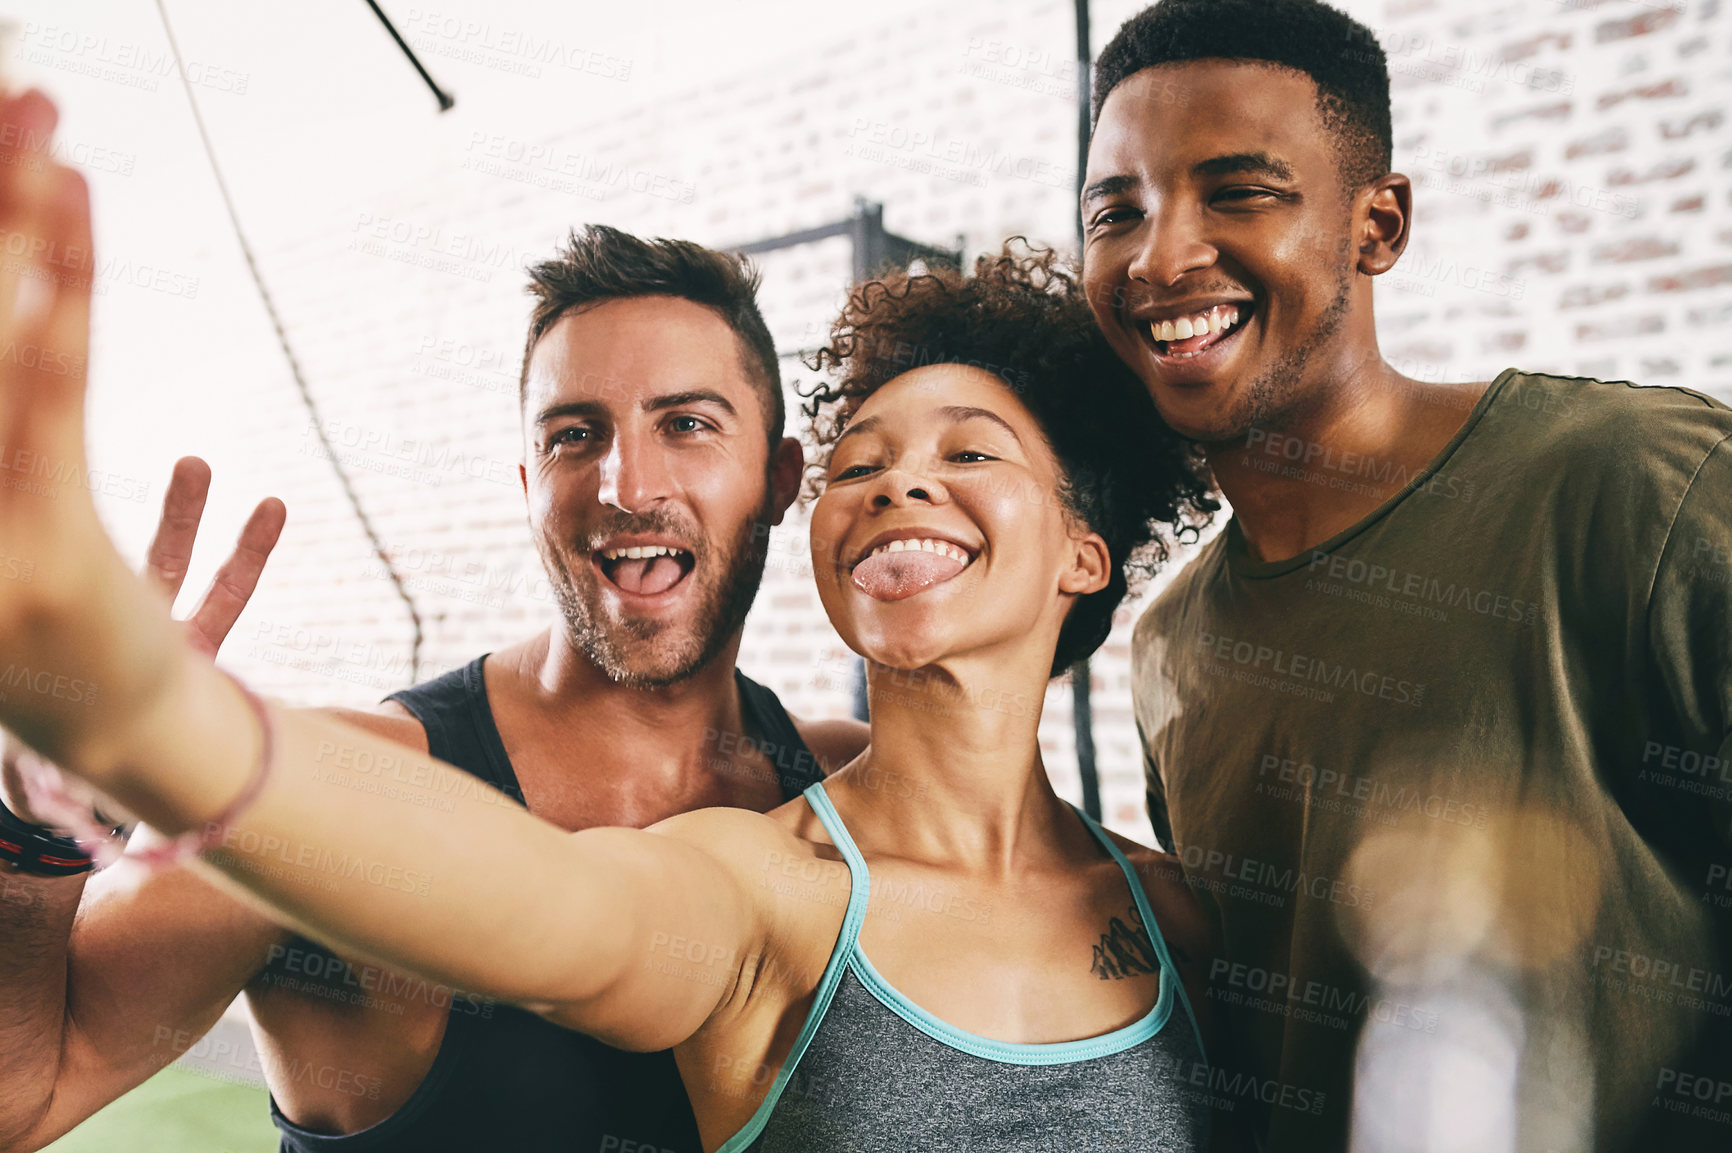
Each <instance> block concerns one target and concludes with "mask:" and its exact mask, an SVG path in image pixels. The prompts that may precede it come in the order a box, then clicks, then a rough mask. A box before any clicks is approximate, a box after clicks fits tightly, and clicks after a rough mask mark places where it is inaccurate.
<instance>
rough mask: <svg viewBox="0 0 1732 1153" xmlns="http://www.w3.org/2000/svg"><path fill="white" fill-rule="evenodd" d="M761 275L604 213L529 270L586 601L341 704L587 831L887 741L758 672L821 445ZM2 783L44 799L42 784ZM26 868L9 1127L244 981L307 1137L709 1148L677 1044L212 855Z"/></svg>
mask: <svg viewBox="0 0 1732 1153" xmlns="http://www.w3.org/2000/svg"><path fill="white" fill-rule="evenodd" d="M756 287H757V279H756V275H755V274H754V273H753V272H752V271H751V270H750V268H749V267H747V266H745V265H744V264H743V262H741V261H739V260H737V259H736V258H734V257H730V256H727V255H724V254H720V253H716V252H712V251H709V250H707V249H703V248H700V247H698V246H697V245H693V244H688V243H683V242H675V241H664V240H658V241H650V242H646V241H642V240H639V239H637V238H635V237H631V236H628V235H626V234H624V233H621V232H618V231H616V230H613V229H609V228H603V227H595V226H592V227H590V228H588V229H586V230H585V231H584V232H582V233H575V234H573V236H572V237H571V239H570V242H569V244H568V245H567V246H566V247H565V248H564V249H563V250H562V251H561V252H560V253H559V255H558V258H557V259H554V260H551V261H548V262H546V263H544V264H541V265H538V266H536V267H535V268H533V269H532V270H531V285H530V289H531V292H532V293H533V294H534V296H535V298H536V305H535V310H534V314H533V318H532V321H531V326H530V332H529V339H528V344H527V349H526V352H525V357H524V366H523V377H522V391H521V403H522V413H523V428H524V458H523V459H524V463H523V465H522V469H521V474H522V481H523V488H524V494H525V497H526V499H527V504H528V512H529V523H530V527H531V530H532V532H533V534H534V538H535V542H536V545H537V548H538V550H539V552H540V554H541V557H542V561H543V563H544V565H545V568H546V571H547V574H548V577H549V579H550V581H551V583H552V585H553V587H554V589H555V590H556V593H557V596H558V601H559V607H560V610H561V614H560V615H561V618H562V619H561V622H560V624H559V625H558V626H557V627H554V628H551V629H548V630H546V631H544V632H542V633H540V634H539V635H537V636H534V637H531V638H529V639H528V640H525V641H523V642H521V643H519V644H516V645H513V646H511V647H509V648H506V649H502V650H500V651H498V652H494V653H490V654H487V655H485V656H483V657H478V658H477V659H476V660H474V661H473V662H471V663H470V664H469V665H467V666H465V667H464V668H461V669H458V670H455V671H453V672H451V673H448V674H446V675H445V676H442V677H439V678H437V679H435V680H432V681H429V682H427V683H425V684H422V685H417V686H415V687H414V688H410V689H406V690H403V691H402V692H399V693H396V694H393V696H392V697H391V698H390V699H388V700H387V701H386V702H384V703H383V704H381V705H380V706H379V707H378V709H377V710H375V711H372V712H360V713H357V712H352V711H347V710H341V711H340V715H342V716H343V718H344V719H346V720H348V721H351V722H353V723H357V724H361V725H364V726H366V727H368V728H370V729H373V730H376V731H377V732H379V733H381V734H385V735H388V736H390V737H392V738H393V739H395V740H397V741H400V742H403V743H405V744H410V745H413V746H415V747H417V748H423V749H426V750H428V751H429V752H431V753H432V754H433V755H434V756H436V757H438V758H440V759H441V760H444V761H447V762H449V763H451V764H454V765H456V766H458V767H460V768H462V769H465V770H466V771H468V772H470V773H473V774H474V775H476V776H477V777H479V778H481V779H483V780H485V781H487V782H488V783H490V784H492V785H495V786H497V787H499V788H500V789H502V790H504V791H505V792H506V793H507V794H508V795H510V796H511V797H513V798H515V799H517V800H519V801H520V802H521V803H523V804H524V805H526V806H527V807H528V808H529V809H530V810H532V811H533V812H535V813H537V814H538V815H540V816H542V817H544V818H546V819H547V820H549V821H552V822H553V823H555V824H557V825H559V826H561V827H562V828H565V829H570V830H577V829H583V828H588V827H593V826H598V825H629V826H634V827H642V826H646V825H650V824H653V823H655V822H657V821H660V820H662V819H663V818H665V817H669V816H672V815H673V814H676V813H680V812H685V811H687V810H691V809H698V808H705V807H709V806H715V805H731V806H739V807H745V808H751V809H756V810H759V811H762V810H766V809H770V808H772V807H774V806H776V805H778V804H781V803H782V802H783V801H784V800H787V799H789V798H791V797H793V796H795V795H797V794H798V793H800V792H801V791H802V790H803V789H804V788H805V787H806V786H807V785H809V784H811V783H812V781H814V780H816V779H817V778H818V777H819V776H821V775H823V773H824V771H825V770H826V769H830V768H835V767H837V766H839V765H840V764H842V763H844V762H845V761H847V760H849V759H851V758H852V757H853V756H854V755H855V754H856V753H858V752H859V751H860V749H861V748H863V747H864V745H865V742H866V730H865V726H863V725H860V724H858V723H856V722H852V721H829V722H820V723H811V722H797V721H794V720H792V719H791V718H790V717H789V716H788V714H787V713H786V712H785V711H784V710H783V709H782V707H781V704H780V703H779V702H778V701H777V699H776V696H775V694H774V693H772V692H771V691H769V690H768V689H765V688H763V687H762V686H760V685H757V684H755V683H753V682H752V681H750V680H749V679H747V678H746V677H745V676H743V675H742V674H740V673H739V672H738V671H737V670H736V669H735V668H734V661H735V656H736V654H737V652H738V649H739V643H740V630H741V626H742V624H743V623H744V620H745V616H746V612H747V610H748V609H749V608H750V606H751V603H752V599H753V596H754V594H755V593H756V591H757V588H758V584H759V582H760V580H761V577H762V573H763V566H764V561H765V548H766V543H767V538H768V528H769V526H770V525H772V524H775V523H777V522H779V521H780V520H781V517H782V515H783V513H784V511H785V510H786V509H787V508H788V506H789V505H790V503H791V502H792V500H793V498H794V496H795V493H796V492H797V490H798V487H799V483H800V479H801V474H802V470H803V466H804V458H803V455H802V452H801V449H800V445H799V442H798V441H796V440H794V439H792V438H785V437H783V435H782V430H783V422H784V413H783V403H782V393H781V384H780V374H779V370H778V365H777V360H776V354H775V349H774V346H773V344H772V342H771V339H770V336H769V333H768V331H767V329H766V328H765V326H764V322H763V319H762V317H761V315H760V314H759V312H758V309H757V305H756V302H755V299H754V295H755V291H756ZM207 482H208V473H206V472H205V471H204V470H203V469H202V466H201V465H198V464H196V463H188V462H182V466H181V467H180V468H177V472H176V479H175V483H174V484H173V485H171V488H170V492H169V496H168V499H167V502H166V503H165V510H164V523H163V528H162V529H161V531H159V534H158V539H157V542H156V543H155V544H154V545H153V546H152V557H151V567H152V568H153V570H154V571H155V572H156V573H157V575H158V576H159V577H161V578H162V579H163V580H164V583H165V585H166V586H167V588H168V590H169V591H170V594H171V595H172V593H173V591H174V590H176V589H178V587H179V578H180V577H181V576H184V573H185V567H186V565H185V559H186V557H188V556H190V553H191V548H192V536H193V534H194V533H196V531H197V523H198V512H199V509H200V508H201V507H202V500H203V488H204V485H205V483H207ZM264 512H265V510H264V509H263V508H262V509H261V513H264ZM280 518H281V514H280V510H279V511H278V512H277V513H276V514H275V519H276V522H277V524H278V525H279V526H280ZM265 519H266V520H269V519H271V517H270V516H269V515H266V516H265ZM264 536H265V537H266V538H267V539H263V540H262V548H261V539H260V532H259V525H258V521H257V520H255V523H254V525H253V526H250V528H249V533H248V535H247V537H245V538H243V546H242V549H241V550H240V552H239V553H238V554H237V561H236V562H231V564H232V566H233V567H232V568H231V570H230V572H231V573H234V572H237V571H239V572H243V573H244V575H245V576H247V577H250V578H252V579H256V575H257V569H258V566H260V565H262V563H263V555H264V554H265V553H268V551H269V549H270V546H271V542H272V541H274V537H275V532H274V529H273V530H271V531H269V532H267V533H265V534H264ZM250 588H251V580H250V579H241V580H239V581H238V582H232V583H231V582H227V581H219V587H218V589H217V590H216V591H215V592H214V593H213V595H212V596H211V597H210V598H209V599H208V601H207V604H206V605H205V606H204V607H203V608H201V611H200V614H199V620H200V627H201V628H202V629H204V631H206V632H207V633H213V632H214V634H215V635H214V636H213V637H212V640H213V642H220V639H221V634H222V633H223V632H226V630H227V627H228V625H231V624H232V623H233V620H234V616H235V614H237V613H238V612H239V609H240V606H241V605H242V604H244V602H245V599H246V596H247V595H248V594H249V593H250ZM222 601H226V602H227V603H226V604H216V606H215V607H212V603H211V602H222ZM213 615H214V616H215V617H218V618H221V623H220V624H218V625H217V626H216V627H215V628H214V629H213V628H210V627H209V619H210V617H212V616H213ZM334 768H335V769H336V771H339V772H353V773H355V774H356V781H357V785H358V786H359V787H373V786H372V783H371V782H368V781H366V780H365V779H364V776H365V774H364V771H363V770H362V769H361V768H360V767H358V766H343V765H336V766H334ZM378 783H379V784H381V785H383V784H386V783H387V782H384V781H380V782H378ZM5 785H6V787H5V789H4V792H5V794H6V795H5V796H4V797H3V798H0V799H3V800H4V801H5V803H6V804H7V806H8V807H9V808H10V809H11V811H12V812H13V814H15V815H16V817H17V818H19V819H21V820H23V821H25V822H31V821H33V820H36V819H38V814H36V813H34V812H33V811H32V810H31V808H30V798H29V797H28V796H26V795H22V794H24V793H25V790H24V789H23V788H22V787H21V783H20V779H19V778H18V776H17V775H16V774H13V773H9V774H8V775H7V777H6V782H5ZM145 836H148V832H146V833H141V834H140V837H141V839H142V838H143V837H145ZM499 849H500V852H502V853H509V852H510V851H511V846H509V845H501V846H500V847H499ZM0 869H5V870H7V871H8V875H7V876H5V877H4V878H0V879H3V880H4V881H5V883H6V893H7V896H8V899H7V900H6V901H4V902H0V1038H4V1040H5V1043H4V1044H3V1045H0V1085H3V1086H4V1092H0V1148H4V1149H8V1150H11V1149H36V1148H39V1147H41V1146H42V1145H45V1144H47V1143H48V1142H49V1141H52V1140H54V1139H55V1138H56V1137H58V1136H59V1135H61V1134H62V1133H65V1132H66V1131H67V1130H69V1129H71V1128H72V1127H73V1126H75V1125H77V1124H78V1123H79V1122H81V1121H82V1120H83V1119H84V1118H86V1117H88V1116H89V1115H90V1114H91V1113H93V1112H95V1111H96V1110H97V1109H98V1108H100V1107H101V1106H103V1105H105V1104H107V1103H108V1102H109V1101H111V1100H113V1099H114V1098H116V1097H118V1096H120V1095H121V1094H122V1093H124V1092H126V1091H127V1090H129V1089H131V1088H132V1087H133V1086H135V1085H137V1084H139V1083H140V1082H142V1081H143V1080H145V1079H146V1078H147V1077H149V1076H150V1075H151V1074H152V1073H154V1072H156V1071H157V1070H158V1069H159V1068H161V1067H162V1066H163V1065H164V1064H166V1063H168V1062H169V1061H171V1060H173V1059H174V1058H175V1057H177V1056H178V1055H180V1054H181V1053H183V1052H185V1051H186V1049H187V1048H189V1047H190V1046H191V1044H192V1043H193V1042H194V1041H196V1040H197V1039H198V1038H199V1037H200V1036H201V1035H202V1034H203V1033H204V1032H205V1031H206V1030H208V1029H209V1028H210V1027H211V1025H212V1024H214V1023H215V1022H216V1020H217V1019H218V1017H220V1016H221V1014H222V1012H223V1010H224V1009H225V1008H226V1007H227V1005H228V1004H229V1003H230V1002H231V1001H232V1000H233V999H234V997H235V996H236V995H237V994H238V993H240V992H242V991H243V990H244V991H245V993H246V995H247V998H248V1002H249V1005H250V1007H251V1010H252V1014H253V1019H254V1031H255V1036H256V1039H257V1041H258V1045H259V1049H260V1053H261V1056H262V1058H263V1064H264V1071H265V1075H266V1080H267V1082H268V1083H269V1085H270V1088H271V1091H272V1106H273V1107H272V1115H273V1118H274V1120H275V1121H276V1122H277V1125H278V1127H279V1128H280V1129H281V1130H282V1133H283V1148H284V1149H285V1150H289V1151H295V1153H299V1151H303V1150H304V1151H308V1153H311V1151H314V1150H321V1151H326V1150H329V1151H334V1150H342V1149H354V1150H357V1151H365V1153H392V1151H399V1150H400V1151H403V1153H410V1151H413V1153H437V1151H443V1150H452V1151H456V1150H473V1149H483V1148H486V1149H512V1150H520V1151H537V1150H548V1151H551V1150H555V1149H557V1150H560V1151H561V1153H565V1151H570V1150H579V1151H594V1153H605V1151H607V1150H624V1149H632V1148H635V1149H641V1150H656V1151H665V1150H677V1151H679V1153H688V1151H690V1153H696V1150H697V1149H698V1148H699V1144H698V1136H697V1131H696V1129H695V1127H694V1125H693V1122H692V1118H691V1112H690V1107H689V1105H688V1104H687V1103H686V1099H685V1093H684V1090H683V1088H682V1087H681V1084H680V1081H679V1076H678V1073H677V1072H676V1070H675V1069H674V1065H673V1061H672V1058H671V1057H670V1056H669V1055H668V1054H665V1053H657V1054H631V1053H623V1052H620V1051H618V1050H614V1049H610V1048H608V1047H607V1046H605V1045H602V1044H601V1043H600V1042H597V1041H594V1040H592V1039H590V1038H588V1037H586V1036H583V1035H582V1034H578V1033H574V1032H569V1031H567V1030H564V1029H561V1028H559V1027H557V1026H554V1025H552V1024H549V1023H548V1022H546V1021H545V1020H543V1019H541V1018H539V1017H535V1016H533V1015H531V1014H528V1013H525V1012H523V1011H520V1010H518V1009H515V1008H513V1007H510V1006H506V1005H501V1004H495V1003H493V1002H490V1001H488V1000H486V999H484V998H481V997H477V996H474V995H471V994H469V993H466V992H465V991H463V990H460V989H450V988H447V987H444V986H438V985H430V984H429V983H427V982H425V981H421V980H419V979H415V978H408V977H405V976H403V975H400V974H396V973H392V972H388V971H385V970H381V969H379V968H377V967H374V966H371V965H368V964H366V963H364V962H362V961H359V960H346V959H342V958H338V957H336V956H333V955H332V954H330V953H329V952H327V951H325V950H324V949H322V948H320V947H318V946H315V945H313V944H311V943H309V942H307V941H305V940H302V939H300V938H297V937H294V936H292V935H290V934H287V933H285V932H284V931H283V930H281V929H279V928H278V927H276V926H275V925H273V924H272V923H271V922H269V921H267V920H265V919H264V918H263V917H260V916H259V915H257V914H256V913H254V912H253V911H252V910H251V909H250V908H249V907H247V906H244V905H242V904H241V903H239V902H238V901H236V900H234V899H233V898H231V897H230V896H228V895H227V894H225V893H223V892H220V891H218V890H217V889H215V888H213V887H211V886H210V885H209V884H207V883H206V882H204V881H203V880H201V879H199V878H198V877H197V876H195V875H194V874H193V873H192V872H191V871H190V870H188V869H186V868H172V869H167V870H163V871H160V872H154V873H150V872H147V871H145V870H143V869H142V868H140V867H138V866H136V865H134V864H130V863H127V862H124V861H123V862H122V863H120V864H117V865H115V866H114V867H112V868H110V869H107V870H104V871H103V872H102V873H101V874H99V875H96V877H95V879H94V880H91V881H90V882H89V886H88V887H89V890H90V892H89V899H87V900H85V899H83V898H84V896H85V894H84V890H85V888H86V878H87V877H89V876H91V874H88V873H78V874H74V875H59V876H43V875H36V874H34V873H25V872H22V871H18V870H16V869H14V868H13V867H12V866H10V865H4V864H0ZM81 901H82V906H81ZM75 913H77V914H79V916H78V920H77V923H76V924H74V914H75ZM74 1021H76V1027H74V1024H73V1023H74Z"/></svg>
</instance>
